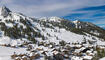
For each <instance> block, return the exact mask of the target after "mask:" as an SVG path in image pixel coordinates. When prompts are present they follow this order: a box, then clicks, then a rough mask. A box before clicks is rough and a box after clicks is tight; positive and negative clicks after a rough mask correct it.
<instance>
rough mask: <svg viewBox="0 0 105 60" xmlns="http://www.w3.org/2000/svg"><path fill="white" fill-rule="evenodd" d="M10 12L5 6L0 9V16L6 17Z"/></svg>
mask: <svg viewBox="0 0 105 60" xmlns="http://www.w3.org/2000/svg"><path fill="white" fill-rule="evenodd" d="M9 12H11V11H10V10H9V9H8V8H7V7H6V6H2V7H0V16H3V17H6V16H8V14H9Z"/></svg>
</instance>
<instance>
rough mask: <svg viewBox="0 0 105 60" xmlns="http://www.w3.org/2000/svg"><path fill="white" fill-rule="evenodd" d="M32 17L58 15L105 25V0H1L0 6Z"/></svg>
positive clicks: (101, 25)
mask: <svg viewBox="0 0 105 60" xmlns="http://www.w3.org/2000/svg"><path fill="white" fill-rule="evenodd" d="M3 5H5V6H7V7H8V8H10V10H12V11H14V12H21V13H23V14H25V15H27V16H31V17H50V16H58V17H62V18H65V19H69V20H81V21H88V22H92V23H94V24H96V25H98V26H100V27H105V0H0V6H3Z"/></svg>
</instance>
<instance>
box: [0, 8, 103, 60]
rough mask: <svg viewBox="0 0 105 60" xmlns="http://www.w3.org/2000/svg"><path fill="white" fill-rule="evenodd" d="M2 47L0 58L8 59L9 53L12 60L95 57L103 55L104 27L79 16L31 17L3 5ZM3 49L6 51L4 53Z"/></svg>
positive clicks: (0, 23) (0, 18)
mask: <svg viewBox="0 0 105 60" xmlns="http://www.w3.org/2000/svg"><path fill="white" fill-rule="evenodd" d="M3 49H7V50H4V51H3V52H4V53H2V54H1V55H0V58H1V60H2V59H4V58H6V59H5V60H11V59H10V57H11V58H12V59H14V60H18V59H22V60H25V59H27V60H32V59H37V60H45V59H46V60H54V59H55V60H69V59H71V60H76V59H77V60H83V59H87V60H88V59H90V60H96V59H100V58H102V57H105V54H104V53H105V51H104V50H105V30H104V29H103V28H100V27H98V26H96V25H95V24H92V23H90V22H82V21H79V20H76V21H69V20H65V19H63V18H59V17H49V18H47V17H43V18H31V17H27V16H25V15H23V14H22V13H15V12H12V11H11V10H9V9H8V8H7V7H5V6H3V7H1V8H0V50H3ZM10 49H11V51H10ZM21 50H22V51H21ZM5 51H6V52H5ZM7 51H10V54H9V53H8V54H7V55H8V56H7V55H6V53H7ZM19 51H20V52H19ZM1 52H2V51H1ZM2 55H3V56H6V57H4V58H2ZM60 57H61V58H60Z"/></svg>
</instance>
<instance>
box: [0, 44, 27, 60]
mask: <svg viewBox="0 0 105 60" xmlns="http://www.w3.org/2000/svg"><path fill="white" fill-rule="evenodd" d="M14 52H15V53H28V52H27V51H26V49H25V48H11V47H3V46H0V60H11V57H10V56H11V55H12V54H14Z"/></svg>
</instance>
